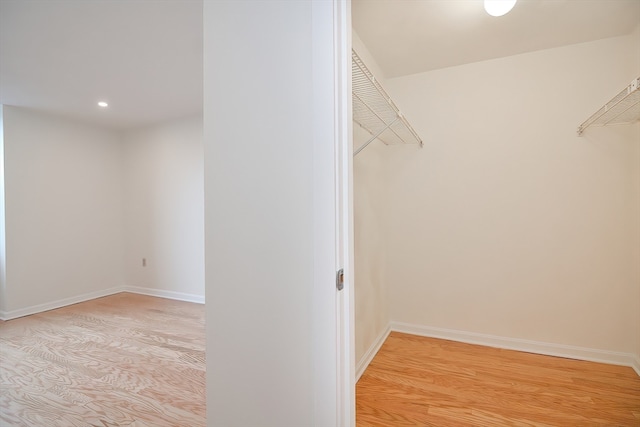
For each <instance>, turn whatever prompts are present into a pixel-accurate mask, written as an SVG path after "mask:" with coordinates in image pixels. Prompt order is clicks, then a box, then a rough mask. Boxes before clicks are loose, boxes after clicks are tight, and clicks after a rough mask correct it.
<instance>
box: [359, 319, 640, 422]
mask: <svg viewBox="0 0 640 427" xmlns="http://www.w3.org/2000/svg"><path fill="white" fill-rule="evenodd" d="M356 390H357V391H356V420H357V425H358V427H366V426H438V427H447V426H456V427H457V426H481V427H491V426H561V427H566V426H580V427H583V426H599V427H604V426H606V427H613V426H634V427H638V426H640V377H638V375H637V374H636V373H635V371H634V370H633V369H632V368H629V367H623V366H612V365H605V364H600V363H593V362H584V361H577V360H569V359H563V358H558V357H550V356H541V355H536V354H530V353H522V352H517V351H510V350H501V349H495V348H490V347H483V346H476V345H470V344H463V343H457V342H453V341H446V340H439V339H433V338H424V337H418V336H415V335H407V334H401V333H396V332H392V333H391V335H390V336H389V338H388V339H387V340H386V341H385V343H384V345H383V346H382V348H381V349H380V351H379V352H378V354H377V355H376V356H375V358H374V359H373V361H372V362H371V364H370V365H369V367H368V368H367V370H366V371H365V373H364V374H363V376H362V377H361V379H360V381H359V382H358V384H357V386H356Z"/></svg>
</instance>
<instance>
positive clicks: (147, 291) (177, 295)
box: [122, 286, 204, 304]
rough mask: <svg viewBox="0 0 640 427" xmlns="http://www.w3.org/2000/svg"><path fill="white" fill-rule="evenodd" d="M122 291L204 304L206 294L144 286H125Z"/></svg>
mask: <svg viewBox="0 0 640 427" xmlns="http://www.w3.org/2000/svg"><path fill="white" fill-rule="evenodd" d="M122 292H131V293H134V294H141V295H149V296H151V297H159V298H167V299H173V300H177V301H186V302H194V303H196V304H204V295H195V294H187V293H184V292H175V291H167V290H164V289H155V288H144V287H142V286H125V287H124V288H123V289H122Z"/></svg>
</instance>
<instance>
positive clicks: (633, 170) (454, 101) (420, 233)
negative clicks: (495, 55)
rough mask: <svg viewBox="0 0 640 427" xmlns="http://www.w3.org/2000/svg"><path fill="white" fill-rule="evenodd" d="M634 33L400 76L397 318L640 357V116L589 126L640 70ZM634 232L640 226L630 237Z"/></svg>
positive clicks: (392, 86)
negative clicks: (638, 120)
mask: <svg viewBox="0 0 640 427" xmlns="http://www.w3.org/2000/svg"><path fill="white" fill-rule="evenodd" d="M638 52H640V43H639V42H638V36H637V33H635V34H634V35H633V36H629V37H620V38H612V39H605V40H600V41H596V42H591V43H584V44H579V45H573V46H567V47H562V48H557V49H551V50H545V51H538V52H533V53H528V54H523V55H518V56H512V57H507V58H502V59H497V60H491V61H485V62H479V63H474V64H468V65H463V66H459V67H453V68H448V69H442V70H436V71H432V72H428V73H423V74H417V75H412V76H408V77H403V78H397V79H391V80H388V81H387V82H386V84H387V87H388V88H389V92H390V93H391V96H393V97H394V99H397V102H398V104H399V105H401V106H402V108H403V110H404V112H405V114H406V116H407V117H408V118H409V120H410V121H411V122H412V124H413V125H414V127H415V128H416V130H417V131H418V133H419V134H420V135H421V136H422V138H423V139H424V141H425V148H424V149H423V150H419V149H417V148H413V147H400V148H397V149H394V150H390V151H389V158H388V161H389V168H390V174H389V179H390V182H389V185H390V189H389V200H388V204H389V206H390V217H389V223H388V227H389V228H390V230H392V231H391V233H390V238H389V251H388V254H389V258H388V262H389V266H388V269H389V271H392V272H393V275H392V276H390V277H391V279H390V283H389V286H390V287H391V290H392V291H391V292H390V295H391V318H392V319H393V320H395V321H400V322H407V323H410V324H415V325H422V326H427V327H438V328H445V329H451V330H459V331H466V332H474V333H481V334H490V335H497V336H501V337H508V338H519V339H526V340H534V341H539V342H544V343H556V344H564V345H573V346H580V347H585V348H591V349H598V350H607V351H614V352H625V353H636V354H640V346H639V343H638V340H639V339H640V321H639V316H640V314H639V313H640V280H639V274H638V265H639V261H638V260H639V257H638V251H639V248H638V244H639V241H640V239H639V237H638V236H639V234H638V231H637V230H638V212H639V210H638V204H639V202H638V200H639V198H640V195H639V186H638V177H639V176H640V175H639V172H638V168H639V167H640V165H639V161H638V160H639V155H638V152H639V148H638V142H639V140H640V132H639V127H638V126H637V125H636V126H628V125H627V126H618V127H607V128H593V129H589V130H588V131H587V132H586V133H585V134H584V136H583V137H581V138H580V137H577V136H576V128H577V126H578V125H579V124H580V123H581V122H583V121H584V120H585V119H586V118H587V117H589V115H591V114H592V113H593V112H595V111H596V110H597V109H598V108H599V107H600V106H601V105H602V104H604V103H605V102H606V101H608V100H609V99H610V98H611V97H612V96H613V95H615V94H616V93H617V92H618V91H620V90H621V89H622V88H623V87H625V86H626V85H627V84H628V83H629V82H630V81H631V79H632V78H634V77H637V76H638V75H639V73H640V66H639V61H638V59H639V58H638V56H639V54H638ZM634 230H635V232H634Z"/></svg>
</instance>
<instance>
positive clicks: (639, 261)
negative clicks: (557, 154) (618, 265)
mask: <svg viewBox="0 0 640 427" xmlns="http://www.w3.org/2000/svg"><path fill="white" fill-rule="evenodd" d="M628 43H629V46H630V48H631V49H632V51H631V52H632V53H631V58H630V60H631V61H633V65H632V68H633V69H635V70H638V75H639V76H640V24H638V26H637V27H636V28H635V30H634V31H633V33H631V34H630V35H629V40H628ZM633 49H635V51H634V50H633ZM634 126H635V132H636V133H637V134H638V135H640V123H636V124H635V125H634ZM632 144H633V145H634V147H635V155H634V156H633V158H634V159H635V161H632V162H633V165H634V176H633V180H632V189H631V192H632V194H633V196H634V199H633V211H632V212H633V213H632V217H633V218H634V219H635V221H634V225H635V227H634V229H633V233H632V236H633V239H634V242H635V243H634V245H633V247H634V252H633V259H634V262H635V282H636V283H637V284H638V287H637V292H636V295H635V298H634V299H635V300H636V301H640V138H638V139H637V140H636V141H635V142H633V143H632ZM635 315H636V319H635V324H636V325H637V333H636V334H635V335H636V340H635V354H636V371H637V372H638V374H640V309H638V310H636V313H635Z"/></svg>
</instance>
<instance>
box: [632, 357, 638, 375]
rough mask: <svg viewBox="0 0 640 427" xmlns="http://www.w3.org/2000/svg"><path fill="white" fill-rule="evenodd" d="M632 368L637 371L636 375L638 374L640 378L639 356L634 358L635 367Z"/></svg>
mask: <svg viewBox="0 0 640 427" xmlns="http://www.w3.org/2000/svg"><path fill="white" fill-rule="evenodd" d="M631 367H632V368H633V370H634V371H636V374H638V376H639V377H640V356H638V355H637V354H636V356H635V357H634V358H633V365H632V366H631Z"/></svg>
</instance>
